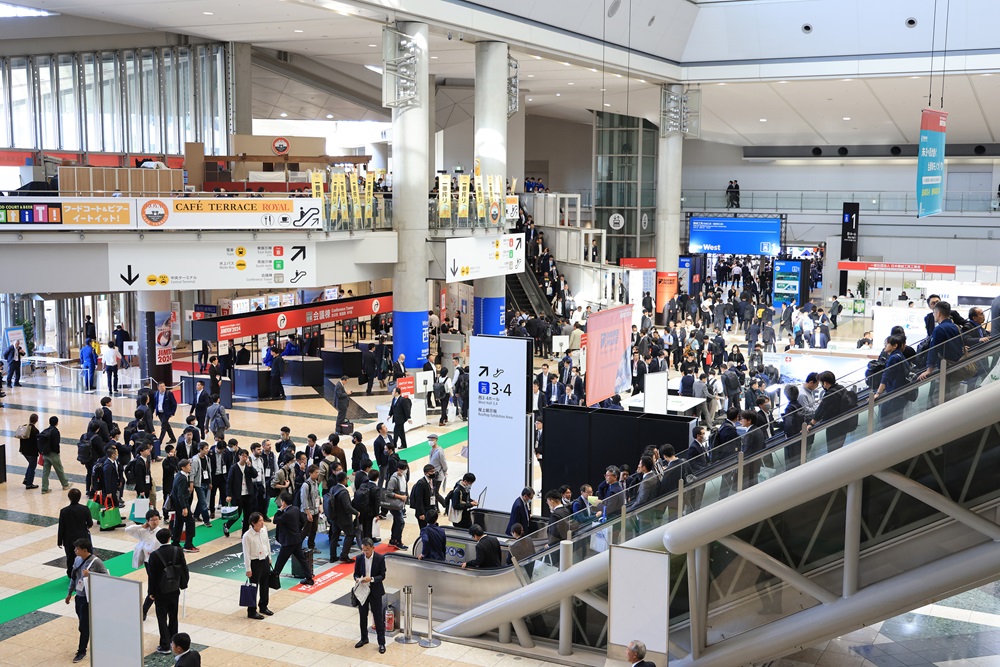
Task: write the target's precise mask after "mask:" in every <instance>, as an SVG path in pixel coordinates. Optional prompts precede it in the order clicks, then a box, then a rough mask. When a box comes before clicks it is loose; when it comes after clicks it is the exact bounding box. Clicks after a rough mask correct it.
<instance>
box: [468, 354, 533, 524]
mask: <svg viewBox="0 0 1000 667" xmlns="http://www.w3.org/2000/svg"><path fill="white" fill-rule="evenodd" d="M469 349H470V352H469V373H470V378H469V382H470V384H471V387H470V389H469V400H470V401H471V405H470V407H471V410H470V411H469V470H475V471H476V484H477V485H479V486H480V488H482V489H484V490H486V491H488V493H487V494H486V498H485V500H484V505H485V506H486V508H488V509H494V510H507V509H509V506H510V502H511V501H512V500H513V499H514V498H517V497H518V496H519V495H521V489H523V488H524V487H525V486H530V484H531V471H532V466H533V461H534V456H533V455H532V453H531V442H532V439H533V438H532V428H533V427H534V424H533V423H532V417H531V402H530V399H531V390H530V387H531V354H532V343H531V340H530V339H527V338H507V337H505V336H473V337H472V340H471V341H470V343H469Z"/></svg>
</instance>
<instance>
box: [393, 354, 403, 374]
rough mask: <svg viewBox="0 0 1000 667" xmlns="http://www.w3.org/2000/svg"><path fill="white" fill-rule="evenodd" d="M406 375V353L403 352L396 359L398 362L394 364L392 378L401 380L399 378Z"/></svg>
mask: <svg viewBox="0 0 1000 667" xmlns="http://www.w3.org/2000/svg"><path fill="white" fill-rule="evenodd" d="M405 377H406V355H405V354H401V355H399V358H398V359H397V360H396V363H394V364H393V365H392V379H393V380H399V378H405Z"/></svg>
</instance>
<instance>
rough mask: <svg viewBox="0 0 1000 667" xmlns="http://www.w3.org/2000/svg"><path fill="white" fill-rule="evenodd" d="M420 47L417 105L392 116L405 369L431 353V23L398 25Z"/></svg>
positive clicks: (396, 277) (396, 297) (396, 290)
mask: <svg viewBox="0 0 1000 667" xmlns="http://www.w3.org/2000/svg"><path fill="white" fill-rule="evenodd" d="M398 29H399V31H400V32H402V33H405V34H407V35H409V36H411V37H412V38H413V39H414V40H415V43H416V45H417V51H416V54H417V56H416V76H415V78H416V82H415V85H416V88H417V90H416V93H417V99H418V103H417V104H414V105H412V106H409V107H405V108H402V109H395V110H393V113H392V139H393V178H392V198H393V227H394V228H395V230H396V234H397V236H398V238H399V261H398V262H397V263H396V265H395V268H394V270H393V274H392V290H393V296H392V300H393V345H394V349H393V353H394V354H396V355H399V354H405V355H406V362H405V364H406V367H407V368H421V367H422V366H423V365H424V361H426V359H427V355H428V352H429V347H428V333H427V285H426V284H425V283H426V282H427V193H428V192H430V182H429V179H428V176H429V175H430V167H429V162H428V161H429V158H430V146H429V140H430V108H431V106H432V105H433V104H434V99H433V98H432V97H431V91H430V86H429V83H430V79H429V75H428V62H429V54H428V52H427V49H428V39H427V24H425V23H400V24H399V26H398Z"/></svg>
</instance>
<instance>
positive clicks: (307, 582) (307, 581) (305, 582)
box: [299, 579, 316, 586]
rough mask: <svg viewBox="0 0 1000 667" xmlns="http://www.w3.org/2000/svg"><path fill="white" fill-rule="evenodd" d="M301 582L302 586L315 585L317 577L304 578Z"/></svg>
mask: <svg viewBox="0 0 1000 667" xmlns="http://www.w3.org/2000/svg"><path fill="white" fill-rule="evenodd" d="M299 584H301V585H302V586H315V585H316V580H315V579H303V580H302V581H300V582H299Z"/></svg>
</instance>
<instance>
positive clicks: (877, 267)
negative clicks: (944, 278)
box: [837, 262, 955, 275]
mask: <svg viewBox="0 0 1000 667" xmlns="http://www.w3.org/2000/svg"><path fill="white" fill-rule="evenodd" d="M837 270H839V271H887V272H889V273H948V274H952V275H953V274H954V273H955V266H954V265H952V264H892V263H890V262H837Z"/></svg>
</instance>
